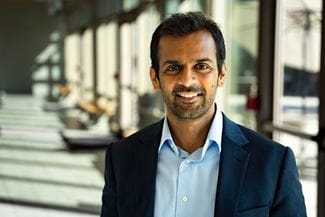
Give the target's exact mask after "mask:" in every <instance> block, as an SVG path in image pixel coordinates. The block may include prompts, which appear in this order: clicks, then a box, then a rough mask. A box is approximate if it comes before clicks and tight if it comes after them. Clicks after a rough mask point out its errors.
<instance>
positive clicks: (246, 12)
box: [225, 0, 259, 129]
mask: <svg viewBox="0 0 325 217" xmlns="http://www.w3.org/2000/svg"><path fill="white" fill-rule="evenodd" d="M258 8H259V4H258V1H254V0H252V1H239V0H232V1H229V3H228V24H227V27H228V32H227V33H228V37H227V38H226V42H227V44H226V45H227V48H228V54H227V59H228V61H227V63H228V75H227V79H228V80H227V84H228V85H230V93H229V96H228V97H227V101H226V103H227V104H226V107H225V109H226V111H227V113H228V114H229V115H230V116H231V118H232V119H234V120H236V121H237V122H239V123H242V124H244V125H245V126H248V127H250V128H253V129H254V128H255V127H256V118H255V113H256V109H257V98H256V96H257V93H256V92H257V87H256V58H257V41H258V40H257V31H258V12H259V9H258Z"/></svg>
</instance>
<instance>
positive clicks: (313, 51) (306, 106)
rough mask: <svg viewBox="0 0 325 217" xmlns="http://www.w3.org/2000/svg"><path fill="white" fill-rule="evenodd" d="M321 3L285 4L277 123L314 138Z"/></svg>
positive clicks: (292, 0) (316, 119) (315, 1)
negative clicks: (281, 82)
mask: <svg viewBox="0 0 325 217" xmlns="http://www.w3.org/2000/svg"><path fill="white" fill-rule="evenodd" d="M320 10H321V0H313V1H302V0H299V1H298V0H289V1H287V3H286V4H285V9H284V11H285V13H284V14H285V16H284V19H285V20H284V23H285V25H284V29H283V31H284V32H283V34H282V35H283V38H282V40H283V41H284V47H283V53H284V55H283V56H284V59H283V78H284V80H283V95H282V97H281V107H282V109H281V111H282V115H281V117H280V122H281V123H283V124H286V125H291V126H293V127H297V128H299V129H301V130H303V131H306V132H309V133H313V134H316V132H317V130H318V124H317V123H318V97H317V78H318V76H317V74H318V72H319V69H320V47H321V46H320V36H321V32H320V19H321V13H320V12H321V11H320Z"/></svg>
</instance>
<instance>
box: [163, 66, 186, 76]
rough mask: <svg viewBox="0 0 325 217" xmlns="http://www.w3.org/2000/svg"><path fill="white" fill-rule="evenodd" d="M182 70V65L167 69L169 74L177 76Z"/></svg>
mask: <svg viewBox="0 0 325 217" xmlns="http://www.w3.org/2000/svg"><path fill="white" fill-rule="evenodd" d="M181 70H182V66H180V65H170V66H168V67H167V68H166V69H165V72H166V73H167V74H176V73H178V72H180V71H181Z"/></svg>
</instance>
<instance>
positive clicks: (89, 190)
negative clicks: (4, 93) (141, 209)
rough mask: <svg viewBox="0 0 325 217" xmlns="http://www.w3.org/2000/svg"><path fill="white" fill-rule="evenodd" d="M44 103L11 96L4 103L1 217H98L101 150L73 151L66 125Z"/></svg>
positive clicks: (0, 142)
mask: <svg viewBox="0 0 325 217" xmlns="http://www.w3.org/2000/svg"><path fill="white" fill-rule="evenodd" d="M42 105H43V100H41V99H36V98H32V97H30V96H8V97H6V98H5V100H3V105H2V106H1V107H0V127H1V129H0V210H1V212H0V213H1V216H3V217H11V216H14V217H26V216H33V217H38V216H44V217H45V216H50V217H52V216H66V217H69V216H71V217H72V216H98V213H99V212H100V206H101V191H102V188H103V185H104V181H103V176H102V174H101V173H100V172H99V170H98V169H97V168H96V167H95V161H96V158H97V154H98V153H92V152H87V153H85V152H81V153H78V152H74V153H71V152H70V151H68V149H67V148H66V146H65V144H64V143H63V141H62V140H61V137H60V135H59V131H60V129H63V128H64V126H63V124H62V123H61V121H60V120H59V119H58V117H57V115H56V113H48V112H44V111H43V109H42ZM13 204H16V205H13ZM22 205H24V206H22ZM26 205H29V206H26ZM33 207H34V208H33ZM35 207H46V209H44V208H43V209H42V208H35ZM59 210H68V211H69V212H67V211H66V212H64V211H59ZM73 212H76V213H73ZM82 213H92V215H91V214H87V215H86V214H84V215H83V214H82Z"/></svg>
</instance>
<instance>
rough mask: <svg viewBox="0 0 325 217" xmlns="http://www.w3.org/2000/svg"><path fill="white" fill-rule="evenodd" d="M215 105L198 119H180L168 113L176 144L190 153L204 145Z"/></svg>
mask: <svg viewBox="0 0 325 217" xmlns="http://www.w3.org/2000/svg"><path fill="white" fill-rule="evenodd" d="M215 110H216V108H215V106H211V108H210V109H209V110H208V112H207V113H206V114H205V115H203V116H202V117H199V118H197V119H180V118H177V117H176V116H174V115H173V114H170V113H167V120H168V125H169V129H170V132H171V135H172V137H173V140H174V142H175V144H176V145H177V146H179V147H181V148H182V149H183V150H185V151H187V152H188V153H190V154H191V153H193V152H194V151H196V150H197V149H198V148H200V147H203V145H204V142H205V140H206V137H207V135H208V132H209V129H210V125H211V123H212V120H213V117H214V113H215Z"/></svg>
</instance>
